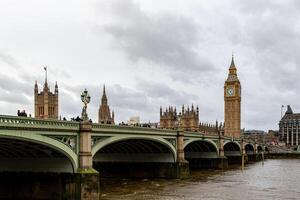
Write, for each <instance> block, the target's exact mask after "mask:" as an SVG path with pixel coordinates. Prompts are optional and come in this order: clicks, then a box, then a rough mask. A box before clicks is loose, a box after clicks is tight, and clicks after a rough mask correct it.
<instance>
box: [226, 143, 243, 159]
mask: <svg viewBox="0 0 300 200" xmlns="http://www.w3.org/2000/svg"><path fill="white" fill-rule="evenodd" d="M223 149H224V154H225V156H227V157H228V156H241V145H240V144H239V143H238V142H236V141H227V142H225V143H224V146H223Z"/></svg>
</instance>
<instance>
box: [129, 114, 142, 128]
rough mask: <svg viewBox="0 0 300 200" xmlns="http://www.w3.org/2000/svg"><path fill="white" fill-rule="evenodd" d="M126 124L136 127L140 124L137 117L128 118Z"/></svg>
mask: <svg viewBox="0 0 300 200" xmlns="http://www.w3.org/2000/svg"><path fill="white" fill-rule="evenodd" d="M127 124H128V125H129V126H136V125H139V124H140V117H139V116H135V117H130V118H129V120H128V122H127Z"/></svg>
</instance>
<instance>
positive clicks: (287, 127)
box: [279, 105, 300, 146]
mask: <svg viewBox="0 0 300 200" xmlns="http://www.w3.org/2000/svg"><path fill="white" fill-rule="evenodd" d="M299 129H300V113H294V112H293V110H292V108H291V106H290V105H288V106H287V111H286V112H285V114H284V116H283V117H282V119H281V120H280V122H279V135H280V140H281V141H283V142H285V143H286V145H291V146H295V145H296V146H297V145H299V139H300V137H299V133H300V130H299Z"/></svg>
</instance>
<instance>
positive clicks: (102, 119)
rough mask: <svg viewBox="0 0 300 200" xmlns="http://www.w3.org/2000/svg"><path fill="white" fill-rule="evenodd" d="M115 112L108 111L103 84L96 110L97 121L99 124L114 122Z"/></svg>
mask: <svg viewBox="0 0 300 200" xmlns="http://www.w3.org/2000/svg"><path fill="white" fill-rule="evenodd" d="M114 118H115V114H114V112H113V111H112V113H110V109H109V106H108V101H107V96H106V92H105V86H103V94H102V98H101V104H100V107H99V112H98V123H100V124H115V120H114Z"/></svg>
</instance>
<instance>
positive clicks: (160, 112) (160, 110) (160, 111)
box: [159, 106, 162, 116]
mask: <svg viewBox="0 0 300 200" xmlns="http://www.w3.org/2000/svg"><path fill="white" fill-rule="evenodd" d="M159 114H160V116H162V107H161V106H160V109H159Z"/></svg>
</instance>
